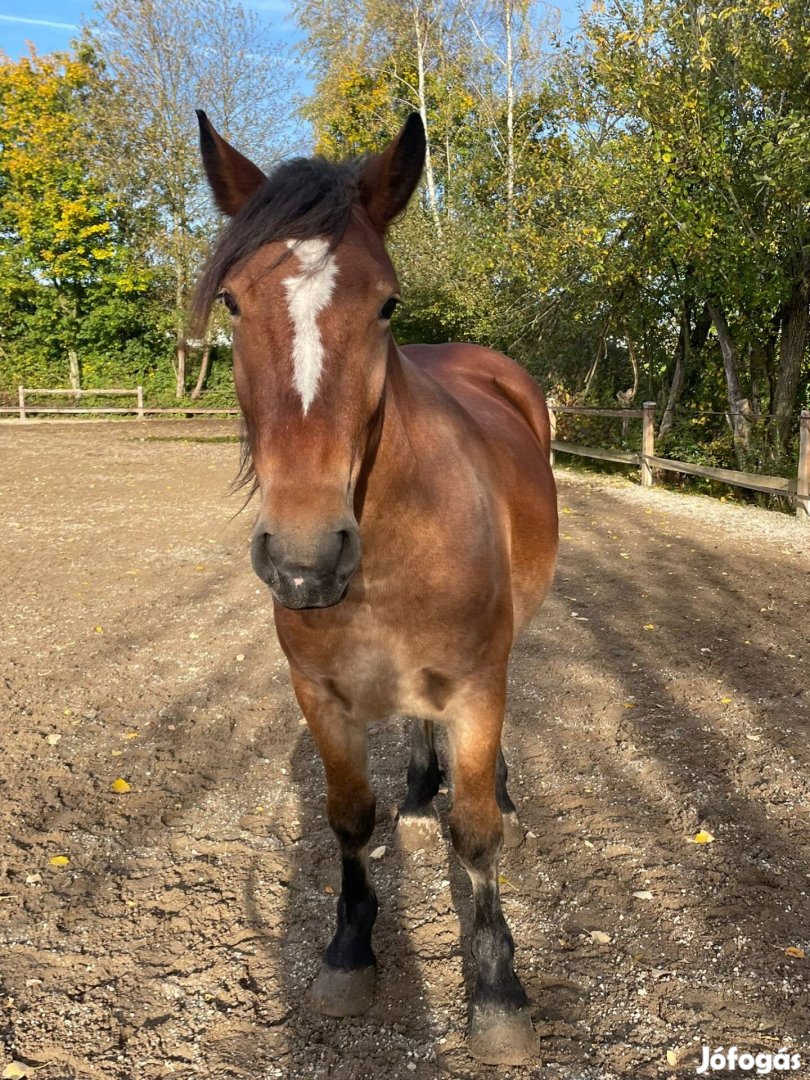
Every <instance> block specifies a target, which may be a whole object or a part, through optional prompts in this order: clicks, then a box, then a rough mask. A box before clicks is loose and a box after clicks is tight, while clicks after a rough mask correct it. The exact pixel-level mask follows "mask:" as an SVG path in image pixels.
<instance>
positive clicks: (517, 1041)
mask: <svg viewBox="0 0 810 1080" xmlns="http://www.w3.org/2000/svg"><path fill="white" fill-rule="evenodd" d="M502 707H503V702H500V703H499V704H497V703H496V704H495V705H493V709H492V711H491V712H489V713H488V712H484V711H483V710H482V711H479V708H476V711H475V714H473V715H467V716H464V717H458V719H456V720H454V721H453V722H451V723H450V724H449V733H450V746H451V751H452V765H453V809H452V811H451V813H450V835H451V836H452V839H453V846H454V847H455V849H456V853H457V854H458V857H459V858H460V860H461V862H462V863H463V865H464V868H465V869H466V871H467V873H468V874H469V876H470V881H471V882H472V888H473V905H474V918H473V931H472V953H473V958H474V960H475V963H476V966H477V968H478V977H477V980H476V984H475V990H474V992H473V998H472V1019H471V1027H470V1039H469V1049H470V1052H471V1053H472V1055H473V1056H474V1057H476V1058H478V1060H480V1061H483V1062H485V1063H486V1064H490V1065H516V1064H519V1063H520V1062H522V1061H525V1060H526V1058H528V1057H530V1056H531V1055H533V1054H534V1053H535V1049H536V1045H535V1037H534V1032H533V1030H532V1025H531V1020H530V1018H529V1011H528V1008H527V1004H528V1002H527V999H526V994H525V991H524V990H523V987H522V986H521V984H520V981H519V979H518V977H517V975H516V974H515V968H514V963H513V958H514V952H515V947H514V942H513V940H512V935H511V933H510V931H509V927H508V926H507V924H506V919H505V918H504V916H503V912H502V910H501V900H500V893H499V889H498V856H499V854H500V850H501V844H502V839H503V818H502V814H501V808H500V807H499V805H498V799H497V796H496V770H497V763H498V752H499V744H500V729H501V722H502V716H503V713H502Z"/></svg>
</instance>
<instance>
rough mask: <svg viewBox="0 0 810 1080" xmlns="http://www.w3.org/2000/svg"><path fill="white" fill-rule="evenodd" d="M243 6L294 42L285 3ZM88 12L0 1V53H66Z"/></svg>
mask: <svg viewBox="0 0 810 1080" xmlns="http://www.w3.org/2000/svg"><path fill="white" fill-rule="evenodd" d="M167 2H171V0H167ZM559 2H560V11H561V16H562V24H563V28H564V30H566V31H570V30H573V29H574V28H575V26H576V21H577V0H559ZM246 6H248V7H250V8H252V9H253V10H254V11H256V12H257V13H258V14H259V15H261V17H262V18H263V19H266V20H267V22H268V24H269V25H270V27H271V28H272V30H273V31H274V33H275V34H276V35H277V36H278V37H279V38H280V39H282V40H287V41H292V40H294V39H295V36H296V31H295V27H294V26H293V25H292V24H291V23H290V21H289V20H287V19H285V13H286V12H287V10H288V7H289V5H288V3H287V0H247V3H246ZM92 10H93V4H92V0H0V49H1V50H2V51H3V52H5V53H7V54H8V55H9V56H11V57H14V58H16V57H18V56H22V55H23V54H24V53H26V52H27V51H28V47H27V45H26V42H27V41H33V42H34V44H35V45H36V47H37V52H40V53H48V52H54V51H55V50H59V49H66V48H67V47H68V45H69V43H70V39H71V38H72V37H74V36H75V35H76V33H77V31H78V28H79V25H80V23H81V22H82V18H83V17H90V16H91V15H92Z"/></svg>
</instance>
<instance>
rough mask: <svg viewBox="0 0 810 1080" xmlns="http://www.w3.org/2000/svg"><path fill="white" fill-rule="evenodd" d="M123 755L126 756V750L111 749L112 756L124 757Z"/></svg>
mask: <svg viewBox="0 0 810 1080" xmlns="http://www.w3.org/2000/svg"><path fill="white" fill-rule="evenodd" d="M123 756H124V751H123V750H111V751H110V757H123Z"/></svg>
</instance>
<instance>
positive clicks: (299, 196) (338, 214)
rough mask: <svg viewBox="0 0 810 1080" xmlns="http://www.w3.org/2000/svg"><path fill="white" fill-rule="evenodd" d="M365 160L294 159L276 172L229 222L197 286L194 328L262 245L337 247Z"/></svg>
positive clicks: (279, 167) (200, 323) (353, 200)
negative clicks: (234, 270)
mask: <svg viewBox="0 0 810 1080" xmlns="http://www.w3.org/2000/svg"><path fill="white" fill-rule="evenodd" d="M363 160H364V159H363V158H356V159H353V160H350V161H342V162H334V161H327V160H326V159H325V158H322V157H312V158H294V159H293V160H292V161H286V162H284V163H283V164H282V165H279V166H278V167H277V168H275V169H274V170H273V172H271V173H270V175H269V176H268V177H267V180H266V181H265V182H264V184H262V186H261V187H260V188H258V190H257V191H256V192H255V193H254V194H253V196H252V197H251V198H250V199H248V201H247V203H245V205H244V206H243V207H242V209H241V210H240V211H239V213H238V214H236V215H235V216H234V217H233V218H231V220H230V221H229V222H228V224H227V225H226V227H225V229H224V230H223V232H222V234H221V235H220V237H219V240H218V241H217V244H216V247H215V248H214V250H213V251H212V252H211V255H210V256H209V258H208V261H207V263H206V264H205V267H204V268H203V272H202V276H201V277H200V280H199V283H198V285H197V290H196V295H195V299H194V325H195V326H196V327H198V328H200V329H201V328H202V327H203V326H204V324H205V322H206V320H207V318H208V316H209V314H210V312H211V306H212V305H213V303H214V300H215V299H216V296H217V293H218V292H219V288H220V285H221V284H222V279H223V278H224V277H225V275H226V274H227V272H228V271H229V270H230V269H231V267H232V266H234V265H235V264H236V263H238V262H239V261H240V260H241V259H244V258H245V256H247V255H251V254H252V253H253V252H254V251H257V250H258V249H259V248H260V247H263V246H264V245H265V244H269V243H271V242H272V241H273V240H288V239H289V240H313V239H315V238H316V237H324V238H326V239H328V240H329V241H330V242H331V243H332V244H335V243H337V241H338V240H339V239H340V237H341V236H342V235H343V232H344V231H345V229H346V227H347V225H348V224H349V217H350V214H351V208H352V205H353V204H354V202H355V200H356V199H357V196H358V177H359V174H360V169H361V167H362V165H363Z"/></svg>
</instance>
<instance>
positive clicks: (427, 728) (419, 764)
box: [399, 720, 442, 817]
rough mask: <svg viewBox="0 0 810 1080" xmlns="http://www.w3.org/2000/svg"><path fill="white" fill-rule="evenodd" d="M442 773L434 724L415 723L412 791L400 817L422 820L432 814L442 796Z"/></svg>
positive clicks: (409, 771)
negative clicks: (435, 740)
mask: <svg viewBox="0 0 810 1080" xmlns="http://www.w3.org/2000/svg"><path fill="white" fill-rule="evenodd" d="M441 782H442V772H441V769H440V768H439V759H438V756H437V754H436V747H435V744H434V737H433V722H432V721H431V720H412V721H411V760H410V762H409V764H408V790H407V792H406V793H405V801H404V802H403V803H402V806H400V808H399V813H400V817H420V816H424V815H427V814H429V813H430V812H431V804H432V802H433V800H434V798H435V797H436V795H437V794H438V791H439V786H440V785H441Z"/></svg>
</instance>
